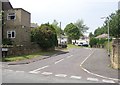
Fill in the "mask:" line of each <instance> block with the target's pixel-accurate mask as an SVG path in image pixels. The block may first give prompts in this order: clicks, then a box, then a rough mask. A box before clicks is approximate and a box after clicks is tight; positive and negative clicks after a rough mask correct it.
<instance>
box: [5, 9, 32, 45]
mask: <svg viewBox="0 0 120 85" xmlns="http://www.w3.org/2000/svg"><path fill="white" fill-rule="evenodd" d="M4 23H5V24H4V26H3V39H4V38H10V39H11V40H12V41H13V44H14V45H23V46H27V45H30V13H29V12H27V11H25V10H24V9H22V8H13V9H10V10H5V11H4Z"/></svg>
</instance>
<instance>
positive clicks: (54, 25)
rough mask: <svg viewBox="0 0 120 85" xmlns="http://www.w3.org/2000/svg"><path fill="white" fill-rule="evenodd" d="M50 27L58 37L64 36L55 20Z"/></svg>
mask: <svg viewBox="0 0 120 85" xmlns="http://www.w3.org/2000/svg"><path fill="white" fill-rule="evenodd" d="M51 25H52V26H53V27H54V28H55V30H56V33H57V36H60V35H61V34H64V32H63V30H62V29H61V28H60V26H58V25H59V23H58V22H57V21H56V20H54V21H53V23H52V24H51Z"/></svg>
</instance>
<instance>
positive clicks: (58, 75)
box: [55, 74, 67, 77]
mask: <svg viewBox="0 0 120 85" xmlns="http://www.w3.org/2000/svg"><path fill="white" fill-rule="evenodd" d="M55 76H57V77H66V76H67V75H66V74H57V75H55Z"/></svg>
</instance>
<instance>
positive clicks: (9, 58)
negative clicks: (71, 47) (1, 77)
mask: <svg viewBox="0 0 120 85" xmlns="http://www.w3.org/2000/svg"><path fill="white" fill-rule="evenodd" d="M56 52H57V51H49V52H43V51H40V52H37V53H31V54H28V55H20V56H7V57H5V58H4V59H3V61H5V62H12V61H21V60H26V59H32V58H36V57H40V56H44V55H53V54H55V53H56Z"/></svg>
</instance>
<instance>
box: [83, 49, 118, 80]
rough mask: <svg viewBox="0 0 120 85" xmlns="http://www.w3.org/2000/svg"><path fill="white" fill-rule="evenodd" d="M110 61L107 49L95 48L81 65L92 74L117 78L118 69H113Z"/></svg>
mask: <svg viewBox="0 0 120 85" xmlns="http://www.w3.org/2000/svg"><path fill="white" fill-rule="evenodd" d="M110 63H111V62H110V57H109V56H108V55H107V51H106V50H105V49H96V50H95V52H94V53H93V54H92V55H91V56H90V58H88V59H87V60H86V62H85V63H84V64H83V67H84V69H86V70H87V71H89V72H90V73H91V74H93V75H96V76H99V77H103V78H104V77H108V78H113V79H114V78H115V79H118V78H119V76H120V70H118V69H113V68H112V67H111V65H110ZM103 74H104V75H103ZM100 75H102V76H100ZM119 79H120V78H119Z"/></svg>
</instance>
